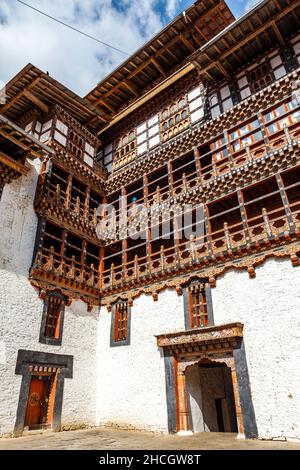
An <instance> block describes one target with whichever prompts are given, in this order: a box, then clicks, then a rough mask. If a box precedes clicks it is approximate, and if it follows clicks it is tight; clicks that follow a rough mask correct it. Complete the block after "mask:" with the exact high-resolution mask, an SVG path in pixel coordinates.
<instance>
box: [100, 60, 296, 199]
mask: <svg viewBox="0 0 300 470" xmlns="http://www.w3.org/2000/svg"><path fill="white" fill-rule="evenodd" d="M299 79H300V69H298V70H296V71H294V72H291V73H290V74H288V75H286V76H285V77H283V78H282V79H281V80H278V81H276V82H274V83H272V84H271V85H270V86H268V87H267V88H265V89H264V90H262V91H260V92H258V93H256V94H254V95H252V96H250V97H249V98H248V99H246V100H244V101H242V102H240V103H239V104H237V105H236V106H234V107H233V108H231V109H230V110H228V111H227V112H225V113H223V114H222V115H221V116H219V117H217V118H216V119H213V120H210V121H203V122H200V123H199V124H196V125H195V126H193V127H192V128H190V129H188V130H186V131H184V132H182V133H181V134H179V135H178V136H177V137H174V138H173V139H171V140H169V141H168V142H166V143H165V144H162V145H161V146H159V148H158V149H156V150H154V151H153V152H149V153H148V154H147V155H146V156H144V157H140V158H139V159H137V160H136V161H135V162H133V163H130V164H128V166H127V167H125V168H122V169H120V170H118V171H116V172H115V173H114V174H112V176H111V177H109V179H108V180H107V181H106V184H105V188H106V192H107V193H108V194H109V193H112V192H114V191H117V190H118V189H120V188H121V187H122V186H126V185H127V184H129V183H132V181H134V180H136V179H138V178H140V177H141V176H142V175H143V174H145V173H149V172H151V171H153V170H154V169H157V168H159V167H160V166H161V165H163V164H164V163H165V162H166V161H168V160H170V159H174V158H177V157H179V156H182V155H184V154H186V153H188V152H189V151H192V150H193V149H194V148H195V147H197V146H199V145H201V144H204V143H205V142H208V141H210V140H212V139H213V138H214V137H216V136H218V135H219V134H221V133H223V132H224V130H226V129H229V128H231V127H234V126H235V125H237V124H238V123H240V122H243V121H245V120H247V119H250V118H251V116H253V115H255V114H256V113H258V112H259V111H261V110H263V109H266V108H268V107H269V106H270V103H271V104H274V105H275V104H276V102H280V101H282V100H283V99H284V98H286V97H288V96H290V95H291V94H292V93H293V92H294V88H293V87H294V83H295V82H296V81H297V80H299Z"/></svg>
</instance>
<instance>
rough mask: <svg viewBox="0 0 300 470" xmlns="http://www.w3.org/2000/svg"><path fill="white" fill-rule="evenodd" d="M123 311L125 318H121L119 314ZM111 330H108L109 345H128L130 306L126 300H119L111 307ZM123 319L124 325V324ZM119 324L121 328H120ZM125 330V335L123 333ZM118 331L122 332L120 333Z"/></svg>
mask: <svg viewBox="0 0 300 470" xmlns="http://www.w3.org/2000/svg"><path fill="white" fill-rule="evenodd" d="M124 311H125V312H126V313H125V319H124V318H123V319H121V315H123V313H124ZM111 313H112V315H111V331H110V346H111V347H114V346H128V345H130V333H131V307H130V306H129V303H128V301H124V300H119V301H118V302H116V303H115V304H114V305H112V309H111ZM124 321H125V322H126V323H125V326H124ZM120 325H121V328H120ZM124 331H125V335H124V334H123V333H124ZM120 333H122V334H121V335H120Z"/></svg>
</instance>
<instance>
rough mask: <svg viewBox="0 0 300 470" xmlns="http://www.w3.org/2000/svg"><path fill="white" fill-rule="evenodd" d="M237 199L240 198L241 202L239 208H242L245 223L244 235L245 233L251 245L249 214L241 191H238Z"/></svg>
mask: <svg viewBox="0 0 300 470" xmlns="http://www.w3.org/2000/svg"><path fill="white" fill-rule="evenodd" d="M237 197H238V201H239V208H240V212H241V218H242V222H243V229H244V233H245V236H246V242H247V243H250V232H249V227H248V223H247V213H246V209H245V201H244V196H243V193H242V191H241V190H240V189H238V190H237Z"/></svg>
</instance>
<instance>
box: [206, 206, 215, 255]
mask: <svg viewBox="0 0 300 470" xmlns="http://www.w3.org/2000/svg"><path fill="white" fill-rule="evenodd" d="M204 222H205V234H206V243H207V251H208V255H209V256H211V255H212V254H213V249H212V239H211V228H210V222H209V210H208V207H207V204H205V221H204Z"/></svg>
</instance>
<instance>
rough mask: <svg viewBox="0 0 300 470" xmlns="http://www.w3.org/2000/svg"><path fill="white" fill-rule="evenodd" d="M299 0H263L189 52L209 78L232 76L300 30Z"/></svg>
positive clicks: (210, 79) (284, 42)
mask: <svg viewBox="0 0 300 470" xmlns="http://www.w3.org/2000/svg"><path fill="white" fill-rule="evenodd" d="M299 27H300V0H263V1H261V2H260V3H259V4H258V5H256V6H255V7H254V8H252V9H251V10H250V11H249V12H247V13H246V14H245V15H243V16H242V17H241V18H239V19H238V20H236V21H235V22H234V23H232V24H230V25H229V26H227V27H226V28H225V29H224V30H223V31H222V32H221V33H219V34H218V35H216V36H215V37H214V38H213V39H212V40H210V41H208V42H207V43H206V44H204V45H203V46H201V47H200V48H199V50H198V51H196V52H195V53H193V54H192V55H191V56H190V60H191V62H192V63H194V64H195V66H196V67H197V68H198V69H199V70H200V72H201V75H202V76H203V77H204V78H205V79H206V80H208V81H216V80H222V79H231V78H232V77H234V76H235V74H236V71H237V70H238V69H241V68H242V67H244V66H245V65H247V64H248V63H249V62H251V61H253V60H254V59H256V58H257V57H259V56H260V55H262V54H264V53H265V52H266V51H268V50H271V49H272V48H274V47H276V46H281V47H285V45H286V40H287V39H288V38H289V37H290V36H291V34H293V33H295V31H297V30H299Z"/></svg>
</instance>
